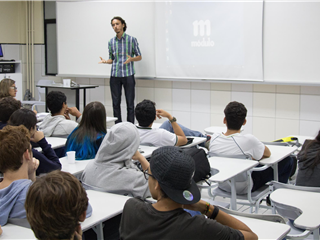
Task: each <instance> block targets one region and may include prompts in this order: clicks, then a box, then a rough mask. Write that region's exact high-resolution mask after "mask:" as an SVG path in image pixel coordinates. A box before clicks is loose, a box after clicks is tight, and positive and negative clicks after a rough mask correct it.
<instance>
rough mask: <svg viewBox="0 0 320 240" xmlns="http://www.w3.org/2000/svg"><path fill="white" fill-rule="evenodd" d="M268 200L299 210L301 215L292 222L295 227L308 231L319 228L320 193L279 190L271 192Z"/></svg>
mask: <svg viewBox="0 0 320 240" xmlns="http://www.w3.org/2000/svg"><path fill="white" fill-rule="evenodd" d="M270 198H271V200H272V201H273V202H276V203H279V204H284V205H289V206H292V207H295V208H298V209H300V210H301V212H302V214H301V215H300V216H299V217H298V218H297V219H296V220H294V222H293V224H294V225H295V226H296V227H298V228H303V229H308V230H315V229H317V228H319V227H320V208H319V202H320V193H316V192H307V191H299V190H294V189H285V188H280V189H277V190H275V191H274V192H272V193H271V194H270Z"/></svg>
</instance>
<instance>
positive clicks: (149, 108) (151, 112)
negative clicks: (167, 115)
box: [134, 99, 156, 127]
mask: <svg viewBox="0 0 320 240" xmlns="http://www.w3.org/2000/svg"><path fill="white" fill-rule="evenodd" d="M134 113H135V115H136V119H137V121H138V123H139V125H140V126H141V127H148V126H150V124H151V123H153V121H154V119H155V117H156V104H155V103H154V102H152V101H150V100H147V99H144V100H143V101H142V102H140V103H138V104H137V106H136V108H135V110H134Z"/></svg>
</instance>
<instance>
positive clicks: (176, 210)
mask: <svg viewBox="0 0 320 240" xmlns="http://www.w3.org/2000/svg"><path fill="white" fill-rule="evenodd" d="M194 171H195V166H194V160H193V159H192V157H191V156H189V155H187V154H186V153H184V152H183V151H182V150H181V149H178V148H177V147H172V146H170V147H161V148H159V149H156V150H155V151H154V152H153V153H152V156H151V160H150V167H149V168H148V169H147V170H146V171H144V174H145V177H146V179H148V184H149V189H150V192H151V195H152V197H153V198H154V199H156V200H157V202H156V203H153V204H151V203H146V202H144V201H143V200H141V199H139V198H131V199H129V200H128V201H127V202H126V204H125V206H124V209H123V213H122V219H121V224H120V239H124V240H126V239H141V238H143V239H208V238H210V239H257V236H256V235H255V233H253V232H252V231H251V230H250V228H248V227H247V226H246V225H245V224H244V223H242V222H241V221H239V220H237V219H235V218H233V217H232V216H230V215H228V214H226V213H224V212H222V211H219V208H218V207H216V206H212V205H210V204H209V203H207V202H205V201H203V200H200V191H199V189H198V187H197V185H196V183H195V182H194V180H193V179H192V178H193V174H194ZM183 208H186V209H190V210H194V211H200V212H201V213H203V214H204V215H206V216H207V217H208V218H206V217H205V216H203V215H196V216H194V217H191V215H190V214H189V213H187V212H186V211H184V210H183ZM141 223H146V224H141Z"/></svg>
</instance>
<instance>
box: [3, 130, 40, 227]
mask: <svg viewBox="0 0 320 240" xmlns="http://www.w3.org/2000/svg"><path fill="white" fill-rule="evenodd" d="M0 152H1V154H0V169H1V172H2V173H3V180H2V182H0V225H2V226H3V225H5V224H6V223H7V221H8V219H9V218H26V212H25V209H24V206H23V204H24V200H25V197H26V194H27V191H28V189H29V187H30V185H31V183H32V182H33V181H35V180H36V174H35V173H36V170H37V168H38V166H39V161H38V160H37V159H35V158H33V154H32V150H31V145H30V134H29V131H28V130H27V129H26V128H25V127H24V126H19V127H14V126H6V127H4V128H3V129H2V130H0Z"/></svg>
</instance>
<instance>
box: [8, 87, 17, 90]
mask: <svg viewBox="0 0 320 240" xmlns="http://www.w3.org/2000/svg"><path fill="white" fill-rule="evenodd" d="M10 89H13V90H17V89H18V88H17V87H10Z"/></svg>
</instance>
